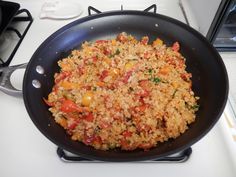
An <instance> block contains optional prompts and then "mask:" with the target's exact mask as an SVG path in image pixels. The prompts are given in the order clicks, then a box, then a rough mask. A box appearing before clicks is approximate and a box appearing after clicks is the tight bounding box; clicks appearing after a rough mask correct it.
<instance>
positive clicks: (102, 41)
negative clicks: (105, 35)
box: [96, 40, 108, 44]
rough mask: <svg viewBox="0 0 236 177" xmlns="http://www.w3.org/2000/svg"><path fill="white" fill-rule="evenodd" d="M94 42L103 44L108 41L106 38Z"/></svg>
mask: <svg viewBox="0 0 236 177" xmlns="http://www.w3.org/2000/svg"><path fill="white" fill-rule="evenodd" d="M96 43H97V44H104V43H108V40H97V41H96Z"/></svg>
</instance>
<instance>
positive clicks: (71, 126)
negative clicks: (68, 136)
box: [67, 121, 78, 130]
mask: <svg viewBox="0 0 236 177" xmlns="http://www.w3.org/2000/svg"><path fill="white" fill-rule="evenodd" d="M77 125H78V122H76V121H74V122H72V123H71V124H69V125H68V126H67V128H68V129H69V130H74V129H75V128H76V127H77Z"/></svg>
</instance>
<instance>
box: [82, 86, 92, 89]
mask: <svg viewBox="0 0 236 177" xmlns="http://www.w3.org/2000/svg"><path fill="white" fill-rule="evenodd" d="M82 88H84V89H85V90H91V89H92V87H91V86H90V85H84V86H83V87H82Z"/></svg>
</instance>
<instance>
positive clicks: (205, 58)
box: [23, 11, 228, 161]
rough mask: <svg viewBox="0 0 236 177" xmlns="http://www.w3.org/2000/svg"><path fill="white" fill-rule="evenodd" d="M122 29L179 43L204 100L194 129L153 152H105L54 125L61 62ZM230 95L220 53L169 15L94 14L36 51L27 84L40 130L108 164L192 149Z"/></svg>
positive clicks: (60, 143)
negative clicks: (51, 105)
mask: <svg viewBox="0 0 236 177" xmlns="http://www.w3.org/2000/svg"><path fill="white" fill-rule="evenodd" d="M123 31H125V32H127V33H128V34H132V35H134V36H135V37H136V38H138V39H140V38H141V37H142V36H144V35H148V36H149V37H150V40H151V41H152V40H154V39H156V38H157V37H159V38H161V39H163V40H164V41H165V43H166V44H167V45H172V44H173V42H175V41H179V43H180V45H181V50H180V52H181V53H182V54H183V55H184V56H185V57H186V64H187V70H188V71H189V72H191V73H192V74H193V78H192V81H193V90H194V92H195V93H196V95H198V96H200V97H201V99H200V102H199V104H200V109H199V111H198V112H197V119H196V122H194V123H193V124H191V125H190V127H189V130H187V131H186V132H185V133H184V134H183V135H181V136H180V137H178V138H177V139H174V140H169V141H167V142H165V143H162V144H160V145H159V146H158V147H156V148H153V149H151V150H149V151H143V150H135V151H128V152H127V151H121V150H110V151H101V150H95V149H94V148H92V147H89V146H86V145H84V144H83V143H79V142H75V141H72V140H71V139H70V137H69V136H68V135H67V134H66V133H65V131H64V129H63V128H61V127H60V126H59V125H58V124H56V123H55V122H54V119H53V117H52V115H51V113H50V112H49V111H48V106H47V105H46V104H45V103H44V101H43V97H47V95H48V94H49V92H50V91H51V88H52V86H53V84H54V83H53V81H54V79H53V75H54V73H55V72H58V71H59V67H58V66H57V61H58V60H59V59H61V58H63V57H65V56H67V55H68V54H69V53H70V51H71V50H72V49H75V48H80V46H81V44H82V42H83V41H85V40H87V41H94V40H97V39H109V38H112V37H115V36H116V35H117V34H118V33H120V32H123ZM42 68H43V69H44V70H42ZM37 81H38V82H39V83H40V84H38V82H37ZM37 87H40V88H37ZM227 96H228V77H227V73H226V70H225V66H224V64H223V62H222V59H221V57H220V56H219V54H218V53H217V51H216V50H215V49H214V48H213V47H212V45H211V44H209V42H208V41H207V40H206V39H205V38H204V37H203V36H202V35H201V34H199V33H198V32H196V31H195V30H194V29H192V28H190V27H188V26H186V25H185V24H183V23H181V22H179V21H177V20H174V19H171V18H169V17H166V16H162V15H158V14H152V13H147V12H139V11H113V12H107V13H102V14H98V15H93V16H89V17H85V18H82V19H79V20H77V21H75V22H72V23H70V24H69V25H66V26H64V27H63V28H61V29H59V30H58V31H57V32H55V33H54V34H52V35H51V36H50V37H49V38H48V39H47V40H45V41H44V42H43V43H42V44H41V45H40V47H39V48H38V49H37V50H36V52H35V53H34V55H33V56H32V58H31V60H30V62H29V64H28V66H27V68H26V71H25V76H24V82H23V97H24V102H25V106H26V109H27V111H28V113H29V115H30V117H31V119H32V121H33V122H34V124H35V125H36V127H37V128H38V129H39V130H40V131H41V132H42V133H43V134H44V135H45V136H46V137H47V138H49V139H50V140H51V141H52V142H54V143H55V144H56V145H58V146H59V147H61V148H64V149H65V150H68V151H70V152H72V153H75V154H78V155H81V156H82V157H85V158H89V159H97V160H104V161H137V160H139V161H140V160H151V159H156V158H161V157H164V156H166V155H170V154H172V153H176V152H178V151H180V150H183V149H185V148H188V147H189V146H191V145H193V144H194V143H195V142H197V141H198V140H199V139H201V138H202V137H203V136H204V135H205V134H206V133H207V132H208V131H209V130H210V129H211V128H212V127H213V126H214V124H215V123H216V122H217V120H218V119H219V117H220V116H221V114H222V111H223V110H224V106H225V103H226V100H227Z"/></svg>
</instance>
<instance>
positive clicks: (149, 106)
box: [45, 32, 199, 150]
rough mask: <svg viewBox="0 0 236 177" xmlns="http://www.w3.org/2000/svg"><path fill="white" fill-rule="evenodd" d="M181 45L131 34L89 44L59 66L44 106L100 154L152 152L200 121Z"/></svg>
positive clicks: (68, 131)
mask: <svg viewBox="0 0 236 177" xmlns="http://www.w3.org/2000/svg"><path fill="white" fill-rule="evenodd" d="M179 50H180V44H179V43H178V42H175V43H174V44H173V45H172V46H169V47H168V46H166V45H165V44H164V43H163V41H162V40H161V39H159V38H157V39H156V40H155V41H153V42H152V43H151V44H149V38H148V36H144V37H142V39H141V40H137V39H135V38H134V37H133V36H131V35H127V34H126V33H124V32H123V33H121V34H119V35H118V36H117V37H116V39H111V40H97V41H95V42H84V43H83V44H82V48H81V49H80V50H73V51H72V53H71V54H70V55H69V56H68V57H66V58H63V59H61V60H60V61H59V62H58V65H59V66H60V72H59V73H56V74H55V76H54V77H55V85H54V86H53V88H52V92H51V93H50V94H49V95H48V98H47V100H46V99H45V102H46V103H47V104H48V105H49V106H50V108H49V110H50V111H51V113H52V114H53V117H54V119H55V121H56V122H57V123H58V124H60V125H61V126H62V127H63V128H64V129H65V130H66V132H67V133H68V134H69V135H70V136H71V138H72V140H75V141H80V142H83V143H84V144H86V145H90V146H93V147H94V148H96V149H101V150H108V149H114V148H121V149H122V150H134V149H137V148H141V149H144V150H148V149H150V148H152V147H155V146H157V145H158V143H161V142H164V141H167V140H169V139H171V138H177V137H178V136H180V135H181V134H182V133H184V132H185V131H186V130H187V129H188V125H189V124H191V123H192V122H194V121H195V118H196V115H195V113H196V111H197V110H198V107H199V106H198V104H197V100H198V99H199V97H197V96H195V95H194V92H193V91H192V81H191V73H188V72H187V71H186V70H185V69H186V65H185V58H184V57H183V56H182V55H181V54H180V52H179Z"/></svg>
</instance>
